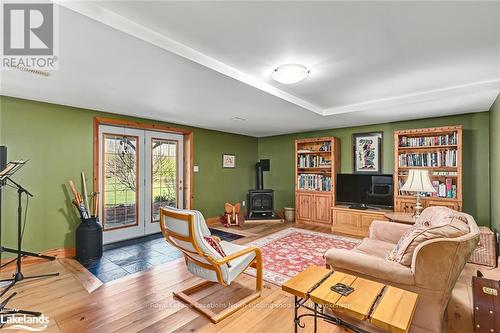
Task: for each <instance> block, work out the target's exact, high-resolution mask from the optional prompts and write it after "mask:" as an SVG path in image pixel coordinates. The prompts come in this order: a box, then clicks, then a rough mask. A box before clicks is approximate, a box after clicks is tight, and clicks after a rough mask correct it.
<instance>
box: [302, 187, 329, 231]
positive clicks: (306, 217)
mask: <svg viewBox="0 0 500 333" xmlns="http://www.w3.org/2000/svg"><path fill="white" fill-rule="evenodd" d="M295 202H296V206H297V212H296V216H297V217H296V221H297V222H298V223H316V224H328V225H330V224H331V208H332V195H331V194H328V193H327V194H316V193H303V192H297V196H296V198H295Z"/></svg>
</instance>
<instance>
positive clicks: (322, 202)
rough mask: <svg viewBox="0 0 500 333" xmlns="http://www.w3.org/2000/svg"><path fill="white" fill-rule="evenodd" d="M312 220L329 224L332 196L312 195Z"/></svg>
mask: <svg viewBox="0 0 500 333" xmlns="http://www.w3.org/2000/svg"><path fill="white" fill-rule="evenodd" d="M313 206H314V222H318V223H325V224H331V217H330V216H331V215H330V214H331V213H330V212H331V208H332V196H331V195H330V194H326V195H319V194H315V195H314V204H313Z"/></svg>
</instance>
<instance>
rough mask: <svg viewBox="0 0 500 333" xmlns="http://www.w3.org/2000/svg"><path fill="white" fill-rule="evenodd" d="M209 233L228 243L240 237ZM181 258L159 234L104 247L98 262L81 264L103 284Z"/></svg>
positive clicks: (214, 230) (227, 233)
mask: <svg viewBox="0 0 500 333" xmlns="http://www.w3.org/2000/svg"><path fill="white" fill-rule="evenodd" d="M210 232H211V233H212V235H214V236H218V237H220V238H221V239H222V240H225V241H228V242H232V241H234V240H236V239H239V238H242V237H244V236H241V235H237V234H233V233H230V232H225V231H220V230H217V229H210ZM181 257H182V253H181V252H180V251H179V250H177V249H176V248H174V247H173V246H171V245H170V244H168V243H167V242H166V241H165V240H164V239H163V235H162V234H161V233H157V234H153V235H149V236H144V237H140V238H135V239H130V240H126V241H121V242H116V243H112V244H107V245H104V251H103V256H102V258H99V259H94V260H89V261H86V262H81V264H82V265H83V266H84V267H86V268H87V269H88V270H89V271H90V272H91V273H92V274H94V275H95V276H96V277H97V278H98V279H99V280H101V281H102V282H104V283H106V282H109V281H113V280H116V279H119V278H122V277H124V276H127V275H129V274H132V273H136V272H141V271H145V270H147V269H150V268H152V267H154V266H157V265H161V264H164V263H167V262H170V261H173V260H176V259H179V258H181Z"/></svg>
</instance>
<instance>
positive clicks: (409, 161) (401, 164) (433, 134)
mask: <svg viewBox="0 0 500 333" xmlns="http://www.w3.org/2000/svg"><path fill="white" fill-rule="evenodd" d="M462 134H463V131H462V126H446V127H434V128H419V129H410V130H401V131H395V132H394V211H396V212H401V213H414V212H415V197H414V196H413V195H412V193H410V192H405V191H401V190H400V188H401V187H402V185H403V184H404V183H405V182H406V180H407V179H408V174H409V172H410V170H411V169H424V170H428V171H429V177H430V179H431V181H432V183H433V185H434V187H435V188H436V189H439V186H440V185H442V186H445V187H444V188H445V189H446V191H445V192H446V193H444V195H443V194H442V195H441V196H425V197H423V198H422V200H421V201H422V206H423V207H424V208H425V207H429V206H445V207H449V208H451V209H454V210H458V211H461V210H462V192H463V189H462V148H463V147H462ZM424 161H425V163H424Z"/></svg>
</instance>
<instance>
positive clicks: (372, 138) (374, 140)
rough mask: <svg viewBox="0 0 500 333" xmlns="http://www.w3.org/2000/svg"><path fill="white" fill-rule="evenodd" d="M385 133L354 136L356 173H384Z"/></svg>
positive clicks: (354, 165)
mask: <svg viewBox="0 0 500 333" xmlns="http://www.w3.org/2000/svg"><path fill="white" fill-rule="evenodd" d="M382 136H383V132H372V133H357V134H353V135H352V150H353V152H352V153H353V169H354V173H382Z"/></svg>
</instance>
